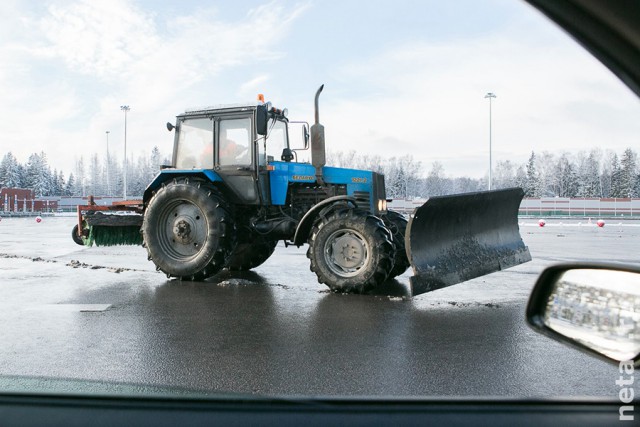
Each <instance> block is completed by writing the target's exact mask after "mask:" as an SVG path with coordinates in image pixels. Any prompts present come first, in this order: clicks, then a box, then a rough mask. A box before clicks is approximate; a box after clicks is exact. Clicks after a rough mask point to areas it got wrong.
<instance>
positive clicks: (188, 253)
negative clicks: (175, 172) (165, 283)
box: [142, 178, 236, 280]
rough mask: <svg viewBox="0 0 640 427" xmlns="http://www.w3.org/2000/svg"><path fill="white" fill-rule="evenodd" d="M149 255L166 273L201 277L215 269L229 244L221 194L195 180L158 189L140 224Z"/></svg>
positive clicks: (220, 265) (231, 240) (225, 257)
mask: <svg viewBox="0 0 640 427" xmlns="http://www.w3.org/2000/svg"><path fill="white" fill-rule="evenodd" d="M142 236H143V239H144V243H145V246H146V248H147V252H148V254H149V259H151V260H152V261H153V262H154V263H155V265H156V268H157V269H158V270H161V271H162V272H164V273H166V274H167V276H168V277H178V278H181V279H182V280H202V279H205V278H207V277H210V276H213V275H214V274H216V273H218V272H219V271H220V270H222V268H223V267H224V266H225V264H226V263H227V261H228V259H229V256H230V255H231V252H232V251H233V249H234V247H235V242H236V240H235V227H234V224H233V221H232V220H231V215H230V214H229V208H228V205H227V203H226V202H225V200H224V197H223V196H222V194H221V193H220V192H219V191H218V190H217V189H216V188H215V187H213V186H211V185H209V184H207V183H204V182H202V181H198V180H189V179H188V178H182V179H178V180H174V181H172V182H170V183H168V184H166V185H165V186H163V187H162V188H160V189H159V190H158V192H157V193H156V194H155V195H154V196H153V198H152V199H151V201H150V202H149V205H148V206H147V209H146V211H145V214H144V222H143V225H142Z"/></svg>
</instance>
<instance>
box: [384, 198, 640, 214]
mask: <svg viewBox="0 0 640 427" xmlns="http://www.w3.org/2000/svg"><path fill="white" fill-rule="evenodd" d="M426 200H427V199H413V200H403V199H394V200H392V201H391V202H390V203H389V204H388V207H389V209H392V210H396V211H399V212H404V213H410V212H413V210H414V209H415V208H417V207H418V206H420V205H422V204H423V203H424V202H425V201H426ZM519 214H520V215H521V216H580V217H590V216H598V217H640V199H616V198H608V199H597V198H568V197H541V198H525V199H522V203H521V204H520V211H519Z"/></svg>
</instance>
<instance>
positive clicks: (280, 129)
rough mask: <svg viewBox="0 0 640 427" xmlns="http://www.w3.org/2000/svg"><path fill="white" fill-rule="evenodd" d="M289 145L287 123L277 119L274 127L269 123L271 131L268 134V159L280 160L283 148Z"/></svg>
mask: <svg viewBox="0 0 640 427" xmlns="http://www.w3.org/2000/svg"><path fill="white" fill-rule="evenodd" d="M287 147H289V143H288V140H287V124H286V123H285V122H283V121H280V120H276V122H275V124H274V125H273V127H271V123H269V133H268V135H267V159H269V161H273V160H280V157H281V156H282V150H283V149H285V148H287Z"/></svg>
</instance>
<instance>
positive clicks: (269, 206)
mask: <svg viewBox="0 0 640 427" xmlns="http://www.w3.org/2000/svg"><path fill="white" fill-rule="evenodd" d="M170 3H172V2H160V3H157V4H156V3H155V2H148V1H129V0H123V1H119V2H114V3H113V4H112V3H111V2H109V6H108V7H107V6H105V5H103V4H102V3H101V2H92V1H75V0H64V1H62V0H61V1H58V0H51V1H47V2H42V4H40V2H8V4H7V5H5V6H3V13H2V16H1V17H0V34H1V35H2V37H0V40H1V41H0V52H2V53H3V55H2V58H4V59H3V62H2V64H1V65H0V93H2V98H3V102H2V103H0V104H2V105H0V110H2V113H3V114H2V116H3V117H4V118H5V123H7V124H10V125H6V126H5V128H4V129H3V132H2V141H3V143H2V144H0V272H1V273H2V277H1V279H0V295H1V297H0V336H1V337H2V345H0V377H1V378H2V381H0V391H1V390H2V385H3V384H11V387H7V389H11V390H15V389H17V388H20V387H21V386H22V385H24V386H25V388H28V389H29V390H31V391H33V390H37V388H38V384H43V383H42V382H40V380H42V379H46V380H47V381H50V380H51V381H56V380H60V381H63V384H73V383H74V382H75V381H87V382H90V383H91V384H93V385H99V384H106V385H107V386H109V385H113V384H135V385H136V387H134V388H133V389H134V390H137V392H139V393H142V394H144V393H145V392H146V389H145V387H147V386H148V387H150V388H153V390H156V389H155V388H156V387H157V388H162V389H163V390H164V389H165V387H166V388H168V389H175V390H183V391H184V390H188V391H195V392H202V393H240V394H249V395H255V396H258V395H260V396H262V395H268V396H272V395H287V396H323V395H330V396H404V397H406V396H413V397H425V396H438V397H444V398H453V397H488V398H493V397H495V396H500V397H526V398H534V397H558V396H598V397H606V398H610V399H617V398H618V393H619V392H620V387H619V386H618V385H616V380H617V379H618V377H619V374H618V366H616V365H611V364H608V363H606V362H604V361H601V360H599V359H595V358H592V357H590V356H589V355H586V354H583V353H581V352H579V351H578V350H576V349H574V348H570V347H567V346H564V345H561V344H559V343H557V342H555V341H552V340H550V339H548V338H547V337H545V336H542V335H539V334H536V333H535V332H534V331H532V330H531V329H530V328H529V327H528V326H527V324H526V323H525V314H524V313H525V308H526V304H527V300H528V297H529V295H530V293H531V289H532V288H533V286H534V283H535V281H536V278H537V277H538V275H539V274H540V272H541V271H543V270H544V269H545V268H546V267H548V266H550V265H553V264H555V263H560V262H572V263H573V262H581V261H589V262H595V261H606V262H613V263H625V264H634V265H638V262H639V259H638V253H640V159H639V158H638V154H639V152H640V149H639V145H638V135H640V120H638V117H640V102H639V100H638V98H637V97H636V96H635V95H633V94H632V93H631V91H629V90H628V89H627V87H626V86H624V85H623V84H622V83H621V82H620V81H619V80H618V79H617V78H616V77H615V76H614V75H613V74H612V73H610V72H609V71H608V70H607V69H606V68H605V67H604V66H602V65H601V64H600V63H599V62H597V60H595V59H594V58H592V57H591V56H590V55H589V53H588V52H587V51H585V50H584V49H583V48H582V47H580V46H579V45H577V44H576V43H575V42H574V41H573V40H572V39H571V38H570V37H568V36H567V35H566V34H565V33H564V32H563V31H562V30H561V29H559V28H557V27H556V26H554V25H553V24H552V23H551V22H549V21H548V20H547V19H546V18H544V17H543V16H542V15H541V14H539V13H538V12H536V11H535V10H534V9H532V8H531V7H530V6H529V5H527V4H526V3H524V2H514V1H506V0H505V1H503V0H496V1H475V0H474V1H471V0H456V1H450V2H442V1H431V0H428V1H405V0H399V1H394V2H388V1H371V2H359V1H351V0H348V1H340V2H314V1H310V2H299V1H293V0H291V1H289V0H276V1H266V0H265V1H261V0H251V1H249V2H247V3H245V2H206V1H200V0H195V1H193V2H189V3H188V7H178V6H177V3H175V4H173V5H172V4H170ZM321 84H324V89H323V91H322V95H321V96H320V97H319V111H318V119H319V123H315V117H314V115H315V114H314V113H315V111H314V95H315V94H316V91H317V90H318V88H319V87H320V85H321ZM258 93H264V97H265V99H266V100H267V101H268V102H272V105H274V106H277V107H278V108H282V109H284V107H287V109H288V111H289V115H288V117H291V120H301V121H307V122H308V123H311V124H312V128H311V129H310V134H312V135H317V134H319V133H320V132H322V133H323V134H324V136H325V140H326V159H327V165H326V167H325V168H324V169H323V168H321V167H318V168H316V167H315V165H312V164H308V163H303V160H302V158H301V157H296V158H294V159H293V160H291V161H290V162H284V163H280V162H281V161H282V160H281V158H282V157H281V156H282V152H283V149H284V148H286V147H287V144H288V140H287V129H286V124H285V122H284V121H280V120H276V121H275V124H274V126H273V127H271V122H270V123H269V134H268V138H267V139H266V143H265V141H264V140H263V139H261V138H258V139H257V142H256V132H255V129H254V128H253V127H254V126H255V124H254V118H253V116H252V114H255V105H256V103H257V102H258V101H255V99H256V95H257V94H258ZM247 100H249V102H248V103H247V102H246V101H247ZM218 104H224V105H231V104H233V105H238V107H234V108H235V110H233V111H230V110H228V109H226V110H225V109H222V108H220V111H222V112H221V114H220V115H217V116H215V117H214V120H211V119H210V118H203V117H202V116H200V117H198V115H199V114H202V115H203V114H204V113H200V112H199V111H200V110H187V111H190V112H189V113H184V114H183V112H184V111H185V107H191V106H199V105H218ZM124 107H127V108H124ZM176 116H179V117H182V118H184V117H187V119H185V120H183V121H179V122H177V123H173V124H174V125H175V126H176V128H174V130H173V131H171V132H168V131H167V129H166V127H165V126H164V123H165V122H166V121H167V120H173V118H175V117H176ZM194 117H195V118H194ZM170 127H171V126H170ZM173 132H178V134H177V145H176V149H175V153H174V152H172V150H173V144H174V137H175V134H174V133H173ZM315 132H318V133H315ZM291 133H292V135H293V130H291ZM296 134H300V135H302V132H301V131H296ZM296 138H298V137H297V136H296V135H293V136H292V140H295V139H296ZM312 139H313V138H312ZM214 141H215V142H216V143H217V144H218V145H217V146H215V145H214ZM294 143H295V141H294ZM293 148H296V147H293ZM312 149H313V147H311V149H310V150H308V151H309V152H311V151H312ZM255 150H258V151H257V153H256V151H255ZM322 154H323V155H324V154H325V153H322ZM174 155H175V163H174V164H173V165H172V160H173V156H174ZM256 155H257V156H258V157H256ZM265 159H269V161H270V160H271V159H272V160H274V161H276V162H278V163H277V164H275V165H271V166H272V167H271V168H266V167H262V168H259V167H258V165H263V164H264V162H265ZM256 162H258V165H256ZM199 169H204V170H205V171H200V170H199ZM373 172H375V173H373ZM382 187H384V190H385V191H386V196H387V198H388V200H386V199H378V198H376V195H377V194H381V191H380V189H381V188H382ZM513 187H517V188H521V189H522V194H523V195H524V198H523V199H522V202H520V201H519V199H518V201H516V202H515V203H511V202H513V200H514V199H515V198H518V197H519V196H521V194H520V193H519V192H518V191H515V192H511V193H509V197H508V200H507V201H504V200H502V199H501V200H502V201H501V200H498V199H491V200H490V203H479V202H478V203H476V204H471V202H465V203H463V204H461V205H460V206H455V209H454V208H452V207H451V205H452V204H453V202H451V199H447V198H446V197H447V196H451V195H453V194H459V193H474V194H475V195H474V196H468V197H469V198H470V199H471V198H474V197H476V198H482V197H490V196H486V194H485V193H484V192H486V191H489V190H491V191H495V190H504V189H506V188H513ZM516 193H517V194H516ZM478 194H479V195H478ZM501 194H504V193H501ZM514 194H515V195H514ZM90 196H93V197H90ZM505 197H506V196H505ZM456 200H458V199H456ZM483 200H484V201H486V200H487V199H482V200H481V201H483ZM439 202H440V203H442V204H443V205H445V204H446V203H447V202H450V204H449V205H448V209H446V210H443V211H440V212H439V213H437V214H436V215H435V216H434V217H427V216H426V215H416V212H419V211H417V209H420V208H422V207H423V206H426V207H425V209H428V207H429V205H428V203H432V204H433V203H439ZM114 203H115V205H114ZM78 206H80V213H78ZM309 212H311V213H310V214H309V215H307V214H308V213H309ZM416 218H418V219H417V220H416ZM423 218H429V220H428V221H427V220H424V222H423V223H420V222H419V221H420V220H421V219H423ZM414 221H415V222H414ZM462 223H464V224H466V226H468V228H464V227H463V226H462V225H460V224H462ZM409 224H411V226H409ZM416 224H421V226H423V227H418V226H417V225H416ZM492 227H493V228H492ZM422 228H423V229H427V231H424V234H419V235H418V236H417V237H413V238H412V237H411V236H410V235H409V237H408V238H406V236H407V233H411V232H412V231H413V232H414V233H418V232H420V230H421V229H422ZM407 230H409V231H407ZM461 230H462V231H461ZM428 232H429V233H433V234H432V235H429V236H433V235H437V236H438V237H437V239H430V238H428V237H425V236H427V233H428ZM461 235H462V237H460V236H461ZM456 239H457V240H456ZM501 239H506V240H509V241H508V242H507V243H508V244H504V245H502V246H504V247H507V248H508V249H510V248H511V246H515V245H510V244H511V243H513V242H514V241H515V242H516V243H517V244H518V247H517V253H515V255H514V254H513V253H509V254H508V255H509V256H504V257H501V258H499V257H498V256H494V254H495V253H494V252H491V253H490V254H489V255H488V253H489V252H490V251H489V250H488V249H487V247H488V246H492V248H491V249H494V250H495V249H496V248H495V246H500V244H502V243H504V240H501ZM478 242H479V243H478ZM496 242H498V243H496ZM457 243H459V244H460V246H456V244H457ZM473 245H476V246H473ZM525 246H526V247H527V248H528V251H529V252H530V255H531V258H532V260H531V261H528V262H525V261H526V255H527V252H526V250H525V249H524V247H525ZM470 248H471V249H470ZM485 249H487V250H485ZM498 249H500V248H498ZM416 253H419V254H424V255H425V256H424V258H420V257H419V256H417V255H416ZM434 254H435V255H434ZM436 255H442V257H441V258H439V259H440V260H441V262H440V263H438V264H437V265H436V264H432V263H430V260H431V259H432V258H428V256H436ZM427 259H428V261H429V262H428V261H425V260H427ZM516 259H517V261H518V262H522V263H521V264H518V262H516V261H514V260H516ZM478 260H480V261H478ZM476 262H478V263H480V264H483V265H481V266H479V267H478V266H477V265H476V264H474V263H476ZM486 264H490V265H491V268H492V270H491V271H490V272H486V271H482V272H481V273H482V274H481V275H479V276H477V277H475V276H474V277H473V278H469V276H466V275H465V274H467V273H468V271H469V270H473V271H474V272H478V271H480V270H482V268H481V267H486ZM514 264H518V265H514ZM443 266H444V267H443ZM436 267H437V268H443V269H448V270H446V271H447V274H442V273H439V274H436V273H434V274H433V276H431V277H430V278H429V277H428V279H426V281H425V280H422V279H420V280H418V279H416V278H415V277H416V276H418V273H421V274H422V275H423V278H424V277H426V276H428V275H429V274H430V272H431V271H432V270H435V269H436ZM507 267H510V268H507ZM501 268H504V269H503V270H501V271H496V270H498V269H501ZM485 273H486V274H485ZM429 280H432V281H431V282H430V281H429ZM447 281H449V282H447ZM453 281H459V282H461V283H457V282H456V284H451V283H450V282H453ZM445 282H446V283H445ZM443 284H444V286H443ZM449 284H451V285H450V286H447V285H449ZM436 287H438V288H439V289H435V290H434V288H436ZM440 287H441V288H440ZM27 379H28V381H27ZM69 387H70V388H73V386H69ZM92 388H93V386H92ZM111 389H118V387H112V388H111ZM127 390H131V388H127ZM638 390H640V388H638V387H636V394H638ZM176 392H178V391H176ZM0 424H1V422H0Z"/></svg>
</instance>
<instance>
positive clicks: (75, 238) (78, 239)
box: [71, 224, 84, 246]
mask: <svg viewBox="0 0 640 427" xmlns="http://www.w3.org/2000/svg"><path fill="white" fill-rule="evenodd" d="M71 238H72V239H73V241H74V242H76V243H77V244H78V245H80V246H84V242H83V241H82V238H81V237H80V236H78V224H76V225H74V226H73V230H71Z"/></svg>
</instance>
